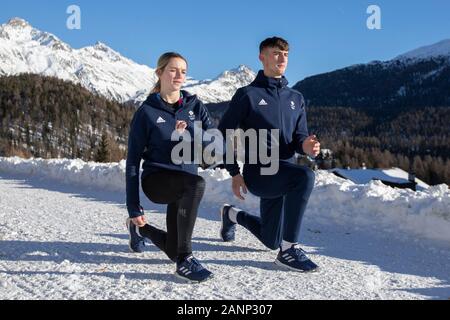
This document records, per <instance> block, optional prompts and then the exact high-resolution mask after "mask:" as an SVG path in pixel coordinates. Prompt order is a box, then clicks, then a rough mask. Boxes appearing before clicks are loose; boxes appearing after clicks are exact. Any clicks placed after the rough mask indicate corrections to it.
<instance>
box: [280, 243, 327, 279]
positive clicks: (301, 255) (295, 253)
mask: <svg viewBox="0 0 450 320" xmlns="http://www.w3.org/2000/svg"><path fill="white" fill-rule="evenodd" d="M275 264H276V265H278V266H283V267H286V268H288V269H290V270H293V271H298V272H314V271H317V269H318V268H319V267H318V266H317V265H316V264H315V263H314V262H312V261H311V260H310V259H309V258H308V257H307V256H306V253H305V251H303V249H302V248H300V245H299V244H294V245H293V246H292V247H291V248H289V249H287V250H286V251H282V250H281V249H280V252H279V253H278V257H277V259H276V260H275Z"/></svg>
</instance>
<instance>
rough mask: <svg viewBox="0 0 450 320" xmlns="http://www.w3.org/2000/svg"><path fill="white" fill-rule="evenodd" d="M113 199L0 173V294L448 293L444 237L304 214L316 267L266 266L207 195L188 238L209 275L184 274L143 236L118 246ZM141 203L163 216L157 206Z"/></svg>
mask: <svg viewBox="0 0 450 320" xmlns="http://www.w3.org/2000/svg"><path fill="white" fill-rule="evenodd" d="M223 183H225V184H228V183H229V182H223ZM123 202H124V195H123V193H121V192H113V191H110V192H105V191H104V192H101V191H97V190H95V189H93V188H87V187H80V186H70V185H67V184H62V183H61V182H58V181H50V180H45V179H41V178H37V177H31V178H25V177H21V176H20V175H10V174H6V173H4V172H3V173H0V299H139V300H140V299H448V298H450V246H449V245H448V242H447V243H446V242H438V241H437V240H430V239H428V240H425V239H423V238H418V237H414V236H412V235H409V234H406V233H404V234H401V235H399V236H393V234H392V233H390V232H385V231H383V230H381V228H377V227H376V226H372V227H371V228H368V227H362V226H361V225H356V224H355V225H341V224H327V223H322V221H321V219H315V218H314V217H313V216H311V215H309V216H307V218H306V219H305V222H304V224H303V236H302V244H304V248H305V249H306V251H307V252H309V254H310V256H311V258H312V259H313V260H314V261H315V262H317V263H318V264H319V265H320V266H321V270H320V272H317V273H314V274H298V273H295V272H291V271H285V270H282V269H280V268H279V267H277V266H275V264H274V263H273V261H274V259H275V257H276V252H275V251H270V250H267V249H265V248H264V247H263V246H262V245H260V244H259V243H257V242H256V241H255V240H254V238H253V237H252V235H251V234H250V233H249V232H247V231H245V230H244V229H243V228H239V229H238V232H237V241H236V242H235V243H233V244H228V243H222V242H221V241H220V240H219V237H218V230H219V218H218V214H217V211H218V208H217V207H216V206H213V205H211V204H210V203H208V204H205V205H204V206H203V207H201V212H200V217H199V219H198V221H197V224H196V228H195V231H194V245H193V246H194V252H195V254H196V256H197V257H198V258H199V259H200V260H201V261H202V262H203V263H204V264H205V265H206V266H207V267H208V268H209V269H210V270H211V271H213V272H214V273H215V278H214V279H213V280H212V281H209V282H206V283H203V284H198V285H188V284H184V283H182V282H181V280H178V279H177V278H175V276H174V275H173V272H174V265H173V264H172V263H170V261H169V260H168V259H167V258H166V257H165V256H164V254H162V253H161V252H159V251H158V250H157V249H156V248H155V247H154V246H153V245H151V244H149V245H148V246H147V251H146V252H145V253H144V254H140V255H139V254H133V253H130V252H129V251H128V246H127V234H126V229H125V226H124V220H125V217H126V210H125V208H124V206H123ZM144 206H145V207H146V208H147V215H148V217H149V220H151V221H152V223H154V224H156V225H158V226H164V222H165V215H164V214H161V212H163V209H164V208H163V207H161V206H156V205H153V204H151V203H149V202H145V203H144ZM150 211H151V212H150ZM307 215H308V212H307ZM319 221H320V222H319Z"/></svg>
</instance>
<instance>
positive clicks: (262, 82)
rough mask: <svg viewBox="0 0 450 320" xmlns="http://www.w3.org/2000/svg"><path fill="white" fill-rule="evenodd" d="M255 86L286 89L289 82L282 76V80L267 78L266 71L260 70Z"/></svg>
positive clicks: (254, 82)
mask: <svg viewBox="0 0 450 320" xmlns="http://www.w3.org/2000/svg"><path fill="white" fill-rule="evenodd" d="M253 84H254V85H256V86H258V87H264V88H284V87H287V85H288V84H289V82H288V81H287V79H286V77H285V76H282V77H281V78H269V77H266V75H265V74H264V71H263V70H260V71H259V72H258V75H257V76H256V79H255V81H253Z"/></svg>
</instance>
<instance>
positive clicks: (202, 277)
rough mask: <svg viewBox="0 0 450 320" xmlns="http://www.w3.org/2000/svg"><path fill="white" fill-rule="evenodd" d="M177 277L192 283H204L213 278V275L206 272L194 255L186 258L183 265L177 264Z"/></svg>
mask: <svg viewBox="0 0 450 320" xmlns="http://www.w3.org/2000/svg"><path fill="white" fill-rule="evenodd" d="M175 275H176V276H177V277H178V278H180V279H183V280H186V281H188V282H190V283H199V282H203V281H206V280H208V279H210V278H212V276H213V274H212V273H211V272H210V271H208V270H206V269H205V268H204V267H203V266H202V265H201V264H200V262H199V261H198V260H197V259H195V258H194V256H193V255H190V256H188V257H186V259H184V260H183V261H182V262H181V263H177V270H176V271H175Z"/></svg>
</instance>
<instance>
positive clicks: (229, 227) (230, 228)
mask: <svg viewBox="0 0 450 320" xmlns="http://www.w3.org/2000/svg"><path fill="white" fill-rule="evenodd" d="M231 208H233V206H231V205H229V204H224V205H223V207H222V209H221V210H220V218H221V219H222V226H221V228H220V237H221V238H222V240H223V241H224V242H231V241H234V239H235V233H236V223H234V222H233V221H231V219H230V216H229V214H228V212H229V211H230V209H231Z"/></svg>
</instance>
